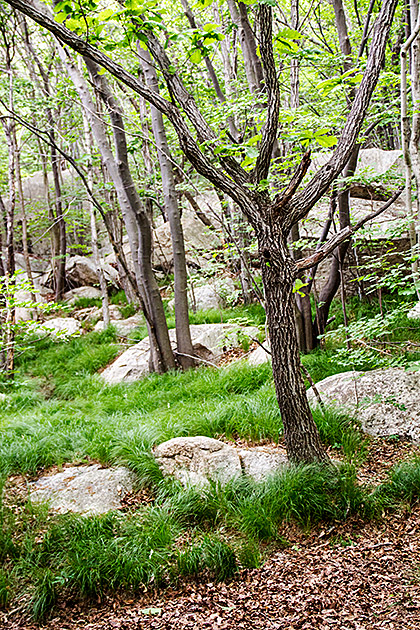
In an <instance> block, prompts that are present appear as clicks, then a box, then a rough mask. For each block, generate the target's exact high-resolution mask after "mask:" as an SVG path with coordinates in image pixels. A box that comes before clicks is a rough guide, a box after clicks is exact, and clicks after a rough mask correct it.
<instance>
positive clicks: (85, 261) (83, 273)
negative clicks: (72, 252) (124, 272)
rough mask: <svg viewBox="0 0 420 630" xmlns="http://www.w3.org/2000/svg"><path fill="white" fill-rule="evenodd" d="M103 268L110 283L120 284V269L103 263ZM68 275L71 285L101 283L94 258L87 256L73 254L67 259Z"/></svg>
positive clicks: (79, 285)
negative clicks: (117, 269)
mask: <svg viewBox="0 0 420 630" xmlns="http://www.w3.org/2000/svg"><path fill="white" fill-rule="evenodd" d="M102 269H103V272H104V275H105V279H106V281H107V282H108V283H110V284H113V285H118V277H119V276H118V271H116V269H114V268H113V267H111V265H108V264H107V263H103V265H102ZM66 276H67V281H68V283H69V285H70V286H73V287H81V286H86V285H89V286H91V285H95V284H98V283H99V278H98V273H97V270H96V265H95V263H94V262H93V259H92V258H88V257H87V256H72V257H71V258H69V259H68V260H67V261H66Z"/></svg>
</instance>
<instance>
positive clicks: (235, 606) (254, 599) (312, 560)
mask: <svg viewBox="0 0 420 630" xmlns="http://www.w3.org/2000/svg"><path fill="white" fill-rule="evenodd" d="M368 451H369V452H368V454H367V457H366V459H365V461H364V463H363V465H362V466H361V468H360V469H359V474H358V476H359V477H361V478H362V479H364V478H370V479H371V480H374V481H375V482H376V483H378V482H380V481H381V480H383V479H384V478H385V476H386V473H387V471H388V470H389V469H390V468H391V467H392V466H393V465H395V464H396V462H401V461H404V460H408V459H410V458H412V457H413V455H414V454H415V452H416V451H417V448H416V447H415V446H414V445H413V444H411V443H408V442H403V441H399V440H392V439H389V440H381V439H374V440H371V441H370V443H369V447H368ZM281 534H282V540H284V541H285V542H284V545H283V546H279V545H277V546H274V545H271V546H270V544H268V545H267V548H266V560H265V562H264V564H263V566H262V567H260V568H258V569H244V570H242V571H240V572H239V573H238V574H237V575H236V576H235V577H234V578H233V579H231V580H229V581H228V582H226V583H217V582H214V581H210V578H208V580H206V579H204V580H203V576H200V578H199V579H198V580H195V579H180V580H179V582H178V584H177V585H176V587H170V588H167V589H161V590H155V589H153V588H150V587H149V588H148V589H144V592H143V593H139V594H138V595H136V596H133V594H130V595H126V596H125V597H124V596H122V595H121V594H112V595H111V594H110V595H107V596H104V597H103V599H102V600H100V599H95V600H93V599H91V600H86V599H85V600H82V599H80V598H78V599H71V598H70V599H69V598H64V597H60V598H59V601H58V602H57V605H56V607H55V608H54V610H53V612H52V615H51V616H50V618H49V620H46V621H44V622H41V623H40V624H36V623H34V622H33V621H31V620H30V617H29V616H28V615H27V614H25V613H23V612H22V610H21V609H20V610H19V608H18V609H17V610H13V609H12V610H10V611H8V612H3V613H0V628H2V629H3V628H4V630H6V629H7V630H23V629H24V630H82V629H83V630H114V629H116V630H140V629H149V628H150V629H156V630H158V629H159V630H166V629H167V630H169V629H173V628H176V629H177V630H182V629H187V628H188V629H199V628H203V629H209V630H219V629H229V630H231V629H232V630H233V629H236V628H242V629H244V630H255V629H259V628H261V629H267V630H269V629H271V628H272V629H278V630H326V629H327V628H328V629H329V628H337V629H339V630H374V629H376V628H378V629H379V628H386V629H392V630H418V628H420V504H419V503H418V502H417V503H416V504H414V505H413V506H412V507H411V508H408V507H404V508H401V509H400V510H399V511H397V512H395V513H393V514H387V515H385V514H384V515H382V518H380V519H379V520H375V521H370V522H367V523H366V522H363V521H362V520H361V519H359V518H357V517H356V518H350V519H349V520H348V521H346V522H345V523H340V522H336V523H328V524H320V525H318V526H316V527H314V528H311V529H310V530H309V529H308V530H307V531H305V530H304V529H303V530H302V528H301V527H298V526H295V525H284V526H283V527H282V531H281Z"/></svg>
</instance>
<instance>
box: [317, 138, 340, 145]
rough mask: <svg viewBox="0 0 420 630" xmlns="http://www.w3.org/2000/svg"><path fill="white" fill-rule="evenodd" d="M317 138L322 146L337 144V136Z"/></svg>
mask: <svg viewBox="0 0 420 630" xmlns="http://www.w3.org/2000/svg"><path fill="white" fill-rule="evenodd" d="M315 139H316V141H317V143H318V144H319V145H321V147H333V146H334V145H335V144H337V138H336V136H317V137H316V138H315Z"/></svg>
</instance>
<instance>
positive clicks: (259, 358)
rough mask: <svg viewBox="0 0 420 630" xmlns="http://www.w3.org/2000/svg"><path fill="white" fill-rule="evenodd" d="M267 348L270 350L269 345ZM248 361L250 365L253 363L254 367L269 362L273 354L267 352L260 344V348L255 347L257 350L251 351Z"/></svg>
mask: <svg viewBox="0 0 420 630" xmlns="http://www.w3.org/2000/svg"><path fill="white" fill-rule="evenodd" d="M264 346H266V344H264ZM267 350H270V348H269V347H268V346H267ZM247 361H248V363H249V365H253V366H254V367H256V366H258V365H263V364H264V363H268V362H269V361H271V355H270V354H269V353H268V352H266V351H265V350H264V348H262V347H261V346H258V348H255V350H253V351H252V352H251V354H250V355H249V357H248V359H247Z"/></svg>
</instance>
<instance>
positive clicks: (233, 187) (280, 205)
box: [8, 0, 397, 461]
mask: <svg viewBox="0 0 420 630" xmlns="http://www.w3.org/2000/svg"><path fill="white" fill-rule="evenodd" d="M8 3H9V4H10V5H11V6H13V7H14V8H16V9H18V10H20V11H22V12H23V13H24V14H26V15H27V16H29V17H31V18H32V19H34V20H35V21H36V22H38V24H40V25H41V26H44V27H46V28H47V29H48V30H50V31H51V32H52V33H53V34H54V35H55V36H56V37H57V39H59V40H60V41H61V42H63V43H64V44H67V45H68V46H70V47H71V48H73V49H74V50H75V51H77V52H79V53H80V54H82V55H83V56H85V57H86V58H89V59H91V60H92V61H94V62H96V63H98V64H99V65H101V66H102V67H103V68H104V69H106V70H108V71H109V72H110V73H111V74H113V75H114V76H115V77H116V78H117V79H118V80H119V81H122V82H123V83H125V84H126V85H127V86H128V87H130V88H132V89H133V90H134V91H136V92H137V93H138V94H140V95H141V96H142V97H143V98H145V99H146V100H148V101H149V102H150V103H151V104H152V105H153V106H154V107H156V108H157V109H159V110H160V111H161V112H162V113H163V114H164V115H165V116H167V118H168V119H169V120H170V122H171V123H172V125H173V126H174V129H175V131H176V134H177V136H178V141H179V145H180V148H181V150H182V151H183V153H184V154H185V156H186V158H187V159H188V160H189V161H190V163H191V164H192V165H193V166H194V168H195V169H196V170H197V171H198V172H199V173H200V174H201V175H202V176H203V177H205V178H207V179H208V180H209V181H211V182H212V183H213V184H214V185H215V186H217V187H218V188H219V189H220V190H221V191H222V192H224V193H225V194H227V195H228V196H229V197H230V198H231V199H233V200H234V201H235V202H236V203H237V204H238V206H239V207H240V208H241V210H242V212H243V213H244V214H245V215H246V217H247V219H248V221H249V222H250V223H251V225H252V226H253V228H254V230H255V233H256V236H257V240H258V251H259V257H260V262H261V267H262V278H263V283H264V290H265V299H266V312H267V322H268V329H269V335H270V342H271V348H272V359H273V374H274V383H275V389H276V394H277V400H278V403H279V407H280V411H281V415H282V420H283V425H284V435H285V442H286V446H287V450H288V454H289V457H290V458H291V459H292V460H294V461H313V460H325V459H326V454H325V452H324V449H323V448H322V445H321V443H320V440H319V436H318V433H317V430H316V427H315V424H314V422H313V419H312V416H311V412H310V409H309V406H308V402H307V399H306V392H305V388H304V384H303V379H302V377H301V373H300V357H299V348H298V343H297V336H296V329H295V320H294V307H293V300H294V298H293V285H294V281H295V279H296V276H297V266H296V263H295V261H294V260H293V258H292V256H291V254H290V252H289V249H288V245H287V238H288V234H289V232H290V230H291V228H292V226H293V225H294V224H295V223H297V222H298V221H299V220H300V219H302V218H303V217H304V216H305V215H306V214H307V213H308V212H309V210H310V209H311V208H312V206H313V205H314V204H315V202H316V201H317V200H318V199H320V197H321V196H322V195H323V194H324V193H325V192H326V190H327V189H328V187H329V186H330V185H331V183H332V182H333V181H334V179H335V178H336V177H337V175H338V174H339V173H340V172H341V171H342V169H343V168H344V166H345V164H346V163H347V162H348V160H349V158H350V155H351V153H352V151H353V148H354V145H355V143H356V141H357V137H358V134H359V131H360V129H361V125H362V123H363V120H364V117H365V115H366V112H367V109H368V106H369V101H370V98H371V95H372V92H373V90H374V88H375V86H376V83H377V80H378V77H379V73H380V68H381V64H382V61H383V57H384V52H385V46H386V41H387V37H388V33H389V29H390V27H391V23H392V18H393V15H394V11H395V8H396V4H397V0H385V1H384V2H383V3H382V7H381V10H380V12H379V14H378V17H377V20H376V23H375V28H374V34H373V38H372V42H371V46H370V52H369V56H368V60H367V63H366V70H365V73H364V76H363V79H362V81H361V84H360V87H359V89H358V91H357V94H356V96H355V98H354V101H353V104H352V107H351V110H350V112H349V114H348V116H347V120H346V122H345V124H344V127H343V129H342V132H341V136H340V138H339V141H338V143H337V147H336V149H335V151H334V153H333V155H332V157H331V158H330V160H329V161H328V162H327V163H326V164H325V165H324V166H323V167H322V168H321V169H320V170H319V171H318V172H317V173H316V174H315V176H314V177H313V178H312V179H311V180H310V181H309V183H307V184H306V185H305V186H304V187H303V189H302V190H300V191H298V188H299V186H300V184H301V182H302V180H303V177H304V175H305V173H306V172H307V169H308V166H309V163H310V155H309V154H308V153H307V154H305V156H304V157H303V159H302V161H301V163H300V165H299V167H298V168H297V170H296V172H295V173H294V175H293V176H292V178H291V179H290V182H289V184H288V185H287V186H286V187H285V188H284V189H283V190H281V191H280V192H278V193H276V194H275V195H271V194H270V192H269V190H268V188H267V185H266V182H267V178H268V174H269V169H270V164H271V157H272V152H273V147H274V144H275V142H276V138H277V128H278V115H279V108H280V90H279V84H278V78H277V70H276V65H275V57H274V52H273V32H272V27H273V14H272V8H271V7H270V6H268V5H267V4H259V5H257V9H256V10H257V21H258V32H259V49H260V55H261V61H262V66H263V70H264V83H265V95H266V99H267V111H266V121H265V124H264V126H263V128H262V131H261V141H260V145H259V151H258V156H257V158H256V162H255V167H254V168H253V169H252V171H250V172H249V171H246V170H245V169H244V168H243V167H242V166H241V165H240V164H239V163H238V161H237V160H236V159H235V157H233V156H232V155H230V154H229V153H227V154H226V152H225V151H224V146H223V143H222V142H221V141H220V140H219V137H218V134H216V132H215V131H214V130H213V129H212V128H211V127H210V126H209V125H208V123H207V122H206V120H205V118H204V117H203V115H202V113H201V112H200V110H199V108H198V106H197V103H196V101H195V100H194V98H193V97H192V95H191V94H190V93H189V92H188V91H187V90H186V88H185V86H184V84H183V82H182V79H181V77H180V75H179V74H178V72H176V71H174V64H172V63H171V61H170V59H169V58H168V56H167V53H166V50H165V49H164V48H163V46H162V45H161V43H160V42H159V40H158V38H157V36H156V35H155V33H154V32H153V30H150V29H151V27H150V23H148V24H147V25H145V24H144V22H143V20H142V16H138V15H137V16H135V17H136V28H135V33H136V34H137V36H139V37H141V39H142V41H143V42H144V43H146V45H147V48H148V50H149V52H150V54H151V56H152V58H153V59H154V61H155V62H156V64H157V65H158V67H159V69H160V72H161V74H162V76H163V78H164V80H165V83H166V86H167V89H168V92H169V94H170V96H171V101H169V100H166V99H165V98H164V97H162V96H161V95H159V94H157V93H156V92H153V91H152V90H151V89H150V88H148V87H147V86H146V85H145V84H143V83H142V82H141V81H139V80H138V79H137V78H136V77H135V76H134V75H133V74H131V73H130V72H128V71H127V70H126V69H125V68H124V67H123V66H121V65H120V64H118V63H117V62H115V61H113V60H112V59H111V58H110V57H108V56H107V55H105V54H104V53H102V52H101V51H100V50H99V49H98V48H97V47H96V46H93V45H91V44H90V43H88V42H87V41H86V38H84V37H79V36H78V35H76V34H75V33H74V32H72V31H71V30H69V29H68V28H66V27H65V26H64V25H63V24H60V23H58V22H56V21H55V20H54V19H53V18H52V17H51V16H50V15H49V14H48V12H47V10H46V9H45V7H43V6H42V5H39V4H38V3H37V4H33V3H31V4H26V3H25V2H23V0H8ZM128 12H129V11H128ZM129 13H130V12H129ZM132 18H133V16H132V15H130V20H131V19H132ZM186 119H187V120H188V124H187V122H186ZM191 129H194V134H195V135H194V134H193V132H192V130H191Z"/></svg>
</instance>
